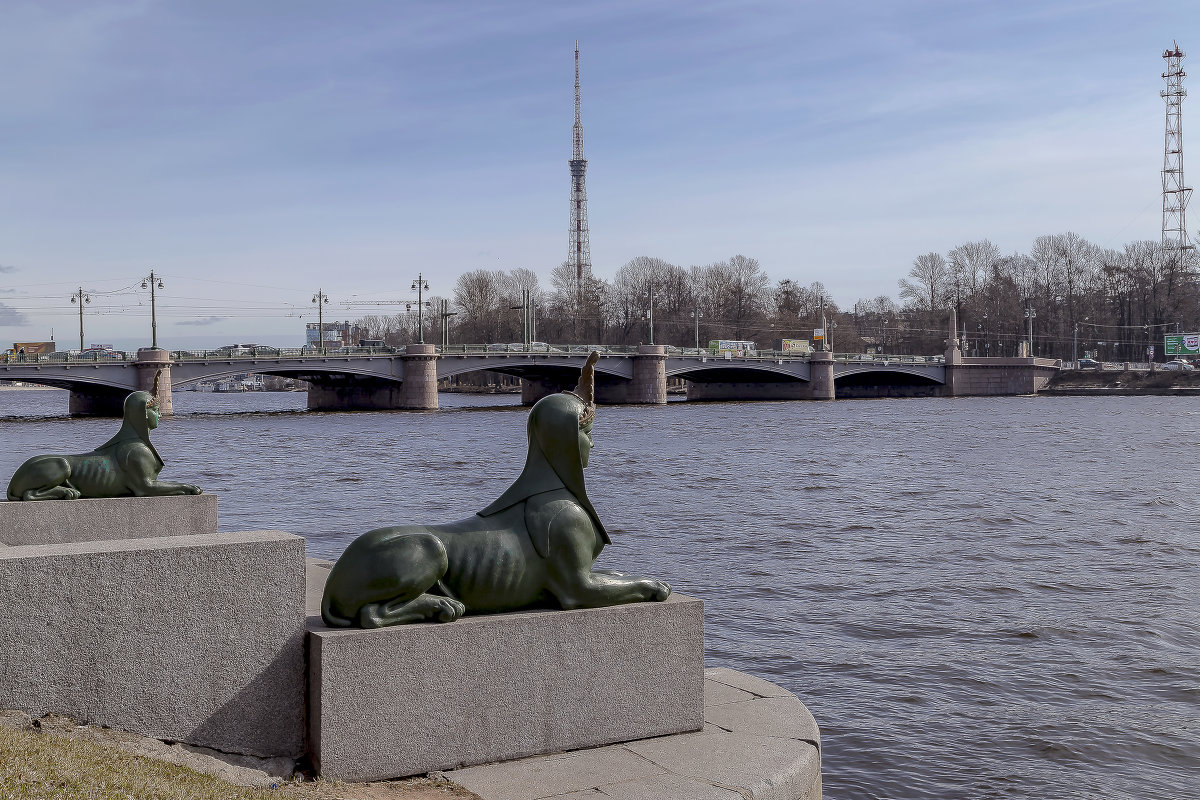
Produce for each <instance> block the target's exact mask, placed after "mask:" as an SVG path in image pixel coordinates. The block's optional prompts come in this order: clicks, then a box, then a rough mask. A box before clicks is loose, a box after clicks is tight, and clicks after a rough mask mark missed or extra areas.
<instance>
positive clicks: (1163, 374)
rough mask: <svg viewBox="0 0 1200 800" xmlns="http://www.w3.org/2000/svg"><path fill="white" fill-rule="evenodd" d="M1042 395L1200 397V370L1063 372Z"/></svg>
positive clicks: (1081, 370) (1085, 370)
mask: <svg viewBox="0 0 1200 800" xmlns="http://www.w3.org/2000/svg"><path fill="white" fill-rule="evenodd" d="M1038 394H1049V395H1182V396H1189V395H1196V396H1200V371H1196V372H1178V371H1172V370H1164V369H1157V370H1154V371H1153V372H1151V371H1148V370H1103V371H1101V370H1093V369H1072V370H1063V371H1061V372H1059V373H1058V374H1057V375H1055V376H1054V378H1053V379H1052V380H1051V381H1050V385H1049V386H1047V387H1046V388H1044V389H1041V390H1040V391H1039V392H1038Z"/></svg>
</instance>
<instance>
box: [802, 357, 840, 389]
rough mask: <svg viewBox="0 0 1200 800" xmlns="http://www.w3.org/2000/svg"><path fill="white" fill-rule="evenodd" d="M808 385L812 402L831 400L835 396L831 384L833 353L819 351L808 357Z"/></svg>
mask: <svg viewBox="0 0 1200 800" xmlns="http://www.w3.org/2000/svg"><path fill="white" fill-rule="evenodd" d="M808 385H809V387H810V389H811V392H812V394H811V396H810V399H812V400H833V399H834V398H835V397H836V396H837V393H836V388H835V387H834V383H833V353H829V352H826V351H824V350H821V351H818V352H816V353H813V354H812V355H811V356H809V357H808Z"/></svg>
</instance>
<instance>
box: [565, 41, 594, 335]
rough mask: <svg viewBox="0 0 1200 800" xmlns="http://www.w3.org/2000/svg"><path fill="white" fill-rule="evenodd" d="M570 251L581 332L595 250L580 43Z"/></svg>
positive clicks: (572, 168) (571, 161)
mask: <svg viewBox="0 0 1200 800" xmlns="http://www.w3.org/2000/svg"><path fill="white" fill-rule="evenodd" d="M567 163H568V164H570V166H571V251H570V254H569V255H568V256H567V262H568V263H569V264H570V265H571V266H573V267H575V332H576V334H578V332H579V312H580V309H581V308H582V306H583V272H584V269H585V268H586V269H589V270H590V269H591V266H592V251H591V245H590V244H589V242H588V219H587V188H586V185H585V181H584V178H585V176H586V174H587V159H586V158H584V157H583V123H582V122H581V121H580V118H579V40H578V39H576V40H575V126H574V127H573V128H571V160H570V161H569V162H567Z"/></svg>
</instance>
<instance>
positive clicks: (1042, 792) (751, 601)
mask: <svg viewBox="0 0 1200 800" xmlns="http://www.w3.org/2000/svg"><path fill="white" fill-rule="evenodd" d="M304 399H305V397H304V395H303V394H299V393H292V394H243V395H215V394H203V393H190V392H177V393H176V394H175V408H176V413H177V415H176V417H175V418H174V419H170V420H167V421H165V422H164V424H163V425H162V427H161V428H159V430H158V431H156V433H155V441H156V444H157V446H158V448H159V450H160V452H161V453H162V454H163V457H164V458H165V459H166V462H167V468H166V469H165V470H164V472H163V475H162V477H163V478H164V479H177V480H184V481H189V482H195V483H199V484H201V485H202V486H203V487H204V488H205V489H206V490H207V491H211V492H216V493H217V494H219V495H220V514H221V527H222V529H224V530H245V529H263V528H277V529H281V530H286V531H291V532H295V533H299V534H302V535H304V536H305V537H307V539H308V549H309V552H310V554H311V555H316V556H325V557H335V556H336V555H338V553H340V552H341V550H342V549H343V548H344V547H345V546H346V544H347V543H348V542H349V541H350V539H351V537H353V536H354V535H355V534H357V533H360V532H362V531H365V530H368V529H370V528H373V527H377V526H380V525H384V524H392V523H398V522H408V521H442V520H449V519H456V518H459V517H461V516H466V515H468V514H470V513H472V512H474V511H475V510H478V509H479V508H481V507H482V506H484V505H485V504H486V503H488V502H490V501H491V500H492V499H494V498H495V497H496V496H498V495H499V493H500V492H501V491H503V490H504V489H505V488H506V487H507V485H508V483H509V482H510V481H511V480H512V478H513V477H515V476H516V474H517V473H518V472H519V470H520V467H521V465H522V463H523V460H524V452H525V444H524V439H525V416H526V414H525V410H524V409H522V408H521V407H519V406H517V405H515V403H516V400H517V398H516V397H513V396H482V397H481V396H466V395H442V398H441V401H442V405H443V409H442V410H441V411H436V412H382V413H353V414H344V413H308V412H304V411H303V406H304ZM250 410H252V411H253V413H245V412H247V411H250ZM65 413H66V392H63V391H0V477H3V478H4V479H5V480H7V476H9V475H11V474H12V471H13V470H14V469H15V468H16V467H17V466H18V464H19V463H20V462H21V461H22V460H23V459H24V458H25V457H27V456H28V455H31V454H34V453H39V452H44V451H47V450H49V451H60V452H80V451H85V450H88V449H91V448H92V447H93V446H95V445H97V444H99V443H100V442H102V441H104V440H105V439H106V438H107V437H108V436H109V435H111V433H112V431H113V429H114V421H113V420H71V419H68V418H66V417H65ZM594 436H595V440H596V449H595V451H594V452H593V454H592V460H591V466H590V467H589V469H588V473H587V480H588V485H589V489H588V491H589V494H590V495H591V497H592V500H593V502H594V503H595V505H596V507H597V509H598V511H599V513H600V515H601V517H602V518H603V519H604V520H605V521H606V525H607V526H608V528H609V531H610V532H611V534H612V538H613V542H614V544H613V546H611V547H609V548H608V549H606V550H605V552H604V554H603V555H602V557H601V562H600V563H601V564H603V565H605V566H609V567H615V568H624V569H628V570H631V571H635V572H639V573H643V574H648V575H652V576H654V577H658V578H662V579H665V580H667V581H669V582H670V583H671V584H672V585H673V586H674V587H675V589H676V591H679V592H682V593H685V594H688V595H694V596H698V597H701V598H703V599H704V600H705V601H706V615H707V626H706V636H707V659H708V663H709V665H710V666H718V665H722V666H729V667H733V668H734V669H739V670H744V671H746V672H750V673H754V674H757V675H762V676H764V677H767V678H768V679H770V680H772V681H774V682H776V683H778V684H781V685H783V686H785V687H787V688H788V689H791V690H792V691H794V692H796V693H797V694H798V695H799V696H800V697H801V699H803V700H804V702H805V703H806V704H807V705H808V706H809V708H810V709H811V710H812V711H813V713H814V715H815V716H816V718H817V721H818V723H819V724H820V726H821V730H822V734H823V753H822V760H823V770H824V781H825V791H826V795H827V796H828V797H830V798H832V799H833V800H851V799H858V798H895V799H900V798H930V799H931V800H932V799H933V798H936V799H937V800H945V799H946V798H1029V800H1034V798H1036V799H1037V800H1048V799H1052V800H1062V799H1066V798H1089V799H1090V798H1141V799H1144V798H1163V800H1184V799H1186V798H1197V797H1200V565H1198V562H1200V530H1198V527H1197V519H1198V517H1200V496H1197V493H1196V485H1197V465H1196V461H1197V452H1198V447H1200V406H1198V405H1197V404H1196V401H1195V400H1194V399H1190V398H1174V397H1121V398H1090V397H1088V398H1083V397H1056V398H1050V397H1042V398H1034V397H1004V398H959V399H941V398H931V399H907V400H888V399H880V400H844V401H837V402H834V403H804V402H791V403H718V404H686V403H672V404H669V405H668V406H659V407H628V406H626V407H621V406H609V407H602V408H601V409H600V412H599V415H598V418H597V422H596V427H595V434H594Z"/></svg>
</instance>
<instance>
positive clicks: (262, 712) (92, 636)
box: [0, 498, 304, 758]
mask: <svg viewBox="0 0 1200 800" xmlns="http://www.w3.org/2000/svg"><path fill="white" fill-rule="evenodd" d="M168 499H171V500H179V499H180V498H168ZM80 502H84V501H73V502H72V503H66V502H64V503H62V504H61V505H64V506H66V505H73V504H74V503H80ZM29 505H36V506H41V507H48V506H52V505H55V503H51V502H39V503H30V504H29ZM0 708H11V709H18V710H20V711H24V712H26V713H28V714H30V715H31V716H35V717H37V716H42V715H44V714H47V713H57V714H64V715H66V716H70V717H74V718H76V719H79V720H81V721H84V722H90V723H95V724H99V725H107V726H111V727H114V728H120V729H122V730H126V731H132V732H134V733H140V734H143V735H147V736H152V737H154V738H158V739H166V740H170V741H178V742H184V743H187V744H195V745H202V746H204V747H210V748H213V749H215V750H221V751H224V752H229V753H242V754H247V755H255V756H288V757H293V758H294V757H297V756H299V755H301V754H302V752H303V745H304V724H303V720H304V540H303V539H301V538H300V537H298V536H293V535H291V534H286V533H280V532H276V531H258V532H250V533H210V534H206V535H202V536H170V537H159V538H146V539H125V540H120V541H92V542H76V543H71V544H49V545H25V546H20V547H5V548H0Z"/></svg>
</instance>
